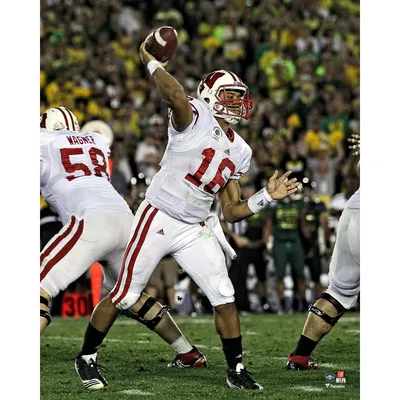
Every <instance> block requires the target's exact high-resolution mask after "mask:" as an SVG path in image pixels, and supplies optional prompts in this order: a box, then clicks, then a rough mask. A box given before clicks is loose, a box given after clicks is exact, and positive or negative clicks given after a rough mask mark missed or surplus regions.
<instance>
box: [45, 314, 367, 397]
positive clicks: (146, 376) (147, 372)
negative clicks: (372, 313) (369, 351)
mask: <svg viewBox="0 0 400 400" xmlns="http://www.w3.org/2000/svg"><path fill="white" fill-rule="evenodd" d="M305 318H306V314H295V315H283V316H276V315H249V316H245V317H241V328H242V337H243V350H244V352H243V358H244V364H245V366H246V368H247V369H248V370H249V371H250V372H251V373H252V374H253V376H254V377H255V378H256V380H257V382H259V383H261V384H262V385H263V386H264V390H263V391H261V392H258V391H257V392H255V391H241V390H234V389H229V388H228V386H227V384H226V381H225V359H224V356H223V353H222V350H221V342H220V340H219V337H218V335H217V333H216V332H215V329H214V325H213V320H212V316H202V317H199V318H191V317H183V316H178V317H176V318H175V320H176V322H177V323H178V325H179V326H180V328H181V329H182V331H183V332H184V334H185V335H186V337H187V338H188V340H189V341H190V342H191V343H193V344H195V345H197V346H198V347H199V348H200V349H201V350H202V351H203V353H204V354H205V355H206V357H207V358H208V361H209V367H208V368H203V369H198V370H190V369H189V370H186V369H171V368H167V367H166V365H167V363H168V362H169V361H170V360H172V359H173V358H174V356H175V353H174V351H173V350H172V349H171V347H170V346H168V345H167V344H166V343H164V342H163V341H162V340H161V338H159V337H158V336H157V335H156V334H154V333H153V332H151V331H149V330H148V329H147V328H145V327H144V326H142V325H140V324H139V323H137V322H136V321H132V320H129V319H127V318H125V317H122V316H121V317H119V319H118V320H117V321H116V323H115V324H114V326H113V327H112V329H111V330H110V332H109V334H108V336H107V338H106V339H105V341H104V343H103V345H102V347H101V348H100V350H99V359H98V362H99V364H102V365H104V366H106V367H107V368H108V373H107V374H105V377H106V379H107V380H108V383H109V385H108V387H107V388H106V389H105V390H100V391H93V392H89V391H86V390H85V389H84V387H83V385H82V383H81V381H80V380H79V378H78V376H77V374H76V372H75V369H74V357H75V355H76V354H77V353H78V351H79V350H80V347H81V344H82V340H83V336H84V332H85V329H86V326H87V323H88V320H87V319H61V318H54V319H53V322H52V324H51V325H50V326H49V327H48V328H47V330H46V331H45V332H44V334H43V335H42V337H41V343H40V346H41V355H40V359H41V379H40V384H41V389H40V390H41V397H40V398H41V399H42V400H63V399H109V400H114V399H115V400H117V399H118V400H123V399H129V398H146V399H149V400H152V399H154V400H156V399H162V400H169V399H174V400H180V399H182V400H186V399H206V398H212V399H218V400H225V399H226V400H228V399H229V400H230V399H239V398H240V399H248V398H252V399H253V398H260V399H267V398H268V399H269V400H286V399H290V400H293V399H304V400H306V399H310V400H311V399H312V400H315V399H325V400H331V399H332V400H333V399H359V398H360V335H359V328H360V322H359V314H357V313H349V314H346V315H345V316H344V317H342V319H341V320H340V321H339V322H338V324H337V325H336V326H335V327H334V329H333V330H332V331H331V333H330V334H329V335H328V336H326V337H325V338H324V339H323V340H322V341H321V343H320V344H319V345H318V346H317V348H316V349H315V351H314V353H313V355H314V357H315V358H316V359H317V361H318V362H319V365H320V366H319V368H318V369H317V370H313V371H287V370H285V369H284V365H285V360H286V358H287V355H288V353H289V352H290V351H292V350H293V349H294V347H295V345H296V343H297V340H298V337H299V335H300V333H301V331H302V328H303V325H304V321H305ZM338 371H344V373H345V378H346V383H345V384H336V383H333V385H334V386H330V387H327V386H326V384H327V383H328V382H327V381H326V378H325V375H326V374H327V373H328V372H331V373H333V374H334V375H335V377H336V376H337V372H338Z"/></svg>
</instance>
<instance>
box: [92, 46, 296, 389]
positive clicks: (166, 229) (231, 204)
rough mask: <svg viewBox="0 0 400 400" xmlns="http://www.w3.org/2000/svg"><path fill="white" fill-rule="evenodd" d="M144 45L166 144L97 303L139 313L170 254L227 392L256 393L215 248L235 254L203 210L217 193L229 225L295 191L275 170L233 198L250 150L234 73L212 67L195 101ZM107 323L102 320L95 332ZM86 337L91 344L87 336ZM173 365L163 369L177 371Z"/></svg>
mask: <svg viewBox="0 0 400 400" xmlns="http://www.w3.org/2000/svg"><path fill="white" fill-rule="evenodd" d="M145 43H146V41H145V42H143V43H142V45H141V47H140V56H141V59H142V62H143V63H144V64H145V65H146V67H147V69H148V71H149V73H150V75H151V77H152V79H153V81H154V83H155V84H156V85H157V88H158V90H159V92H160V94H161V97H162V99H163V100H164V102H165V103H166V104H167V105H168V107H169V125H168V145H167V148H166V150H165V153H164V156H163V159H162V160H161V163H160V166H161V170H160V171H159V172H158V173H157V174H156V175H155V176H154V177H153V180H152V182H151V184H150V186H149V188H148V190H147V192H146V198H145V200H144V201H143V202H142V204H141V205H140V207H139V209H138V211H137V213H136V215H135V220H134V228H133V230H132V234H131V240H130V241H129V245H128V247H127V250H126V254H125V256H126V260H125V262H124V266H123V269H122V270H121V273H120V276H119V279H118V282H117V284H116V286H115V287H114V288H113V290H112V291H111V292H110V294H109V296H108V297H106V298H105V299H104V301H105V302H106V301H108V305H109V306H110V307H111V306H112V305H114V306H116V307H117V308H118V309H120V310H128V309H131V310H132V309H133V311H134V313H137V314H141V313H143V310H145V309H146V307H147V304H146V303H144V302H143V301H142V300H141V299H140V293H141V292H142V290H143V289H144V287H145V286H146V284H147V282H148V280H149V277H150V276H151V274H152V272H153V270H154V268H155V267H156V265H157V264H158V262H159V261H160V259H161V258H162V257H163V256H165V255H167V254H172V256H173V257H174V258H175V259H176V260H177V262H178V263H179V264H180V265H181V267H182V268H183V269H184V270H185V271H186V272H187V273H188V274H189V275H190V276H191V278H192V279H193V280H194V281H195V282H196V284H197V285H198V286H199V287H200V288H201V289H202V290H203V292H204V293H205V294H206V295H207V297H208V299H209V300H210V303H211V305H212V306H213V309H214V320H215V326H216V330H217V332H218V334H219V336H220V338H221V341H222V348H223V352H224V354H225V358H226V362H227V376H226V380H227V383H228V385H229V387H231V388H237V389H262V386H261V385H260V384H258V383H257V382H255V380H254V379H253V378H252V377H251V375H250V374H249V373H248V371H247V370H246V369H245V368H244V366H243V363H242V337H241V333H240V323H239V316H238V312H237V310H236V307H235V303H234V296H233V295H234V289H233V286H232V283H231V281H230V279H229V277H228V271H227V268H226V265H225V256H224V253H223V251H222V248H223V249H224V250H225V251H226V252H227V254H228V255H230V256H231V257H234V256H235V254H234V252H233V250H232V248H231V247H230V246H229V244H228V243H227V241H226V239H225V237H224V235H223V232H222V228H221V226H220V224H219V221H218V219H217V218H216V217H213V216H210V207H211V204H212V203H213V201H214V198H215V195H216V194H217V193H218V192H219V199H220V202H221V205H222V210H223V214H224V217H225V219H226V220H227V221H229V222H237V221H240V220H242V219H244V218H247V217H249V216H251V215H253V214H254V213H256V212H258V211H260V210H262V209H263V208H264V207H266V205H267V204H268V203H269V202H271V201H273V200H278V199H282V198H284V197H286V196H288V195H290V194H291V193H294V192H296V190H297V185H298V183H296V179H291V180H288V179H287V177H288V176H289V175H290V173H291V171H288V172H286V173H285V174H283V175H282V176H281V177H279V178H278V171H275V173H274V175H273V176H272V177H271V178H270V180H269V182H268V187H267V188H263V189H262V190H260V191H259V192H258V193H256V194H254V195H253V196H251V197H250V198H249V199H247V200H241V199H240V187H239V184H238V180H239V179H240V177H241V176H243V174H245V173H246V171H247V170H248V169H249V166H250V160H251V156H252V151H251V148H250V147H249V146H248V145H247V143H246V142H245V141H244V140H243V139H242V138H241V137H240V136H238V134H237V133H236V132H235V131H233V130H232V129H231V128H230V127H229V124H235V123H237V122H239V120H240V119H242V118H244V119H248V118H249V117H250V115H251V113H252V110H253V103H252V102H251V101H250V100H249V91H248V88H247V86H246V85H245V84H244V83H243V82H242V81H241V79H240V78H239V77H237V76H236V75H235V74H234V73H232V72H229V71H225V70H220V71H215V72H212V73H210V74H208V75H207V76H206V77H205V78H204V79H203V80H202V81H201V82H200V85H199V87H198V90H197V96H198V99H194V98H191V97H188V96H185V93H184V91H183V88H182V86H181V85H180V84H179V83H178V82H177V81H176V80H175V78H173V77H172V76H171V75H170V74H169V73H168V72H166V71H165V69H164V66H165V65H166V63H164V64H161V63H160V62H159V61H157V60H156V59H155V58H154V57H153V56H152V55H151V54H149V53H148V52H147V51H146V50H145ZM267 189H268V191H267ZM221 247H222V248H221ZM96 312H97V310H94V314H96ZM97 320H100V318H98V319H97ZM112 323H113V321H112V320H109V321H107V320H106V319H105V318H104V319H103V321H102V324H103V327H102V329H103V330H104V331H106V330H107V329H109V327H110V326H111V324H112ZM98 329H99V328H98ZM89 336H90V335H89ZM89 336H86V337H85V340H89ZM99 339H101V340H102V338H99ZM90 340H92V341H95V338H94V337H93V335H92V338H91V339H90ZM97 343H98V344H99V341H97ZM176 361H178V363H179V359H178V358H177V359H176V360H174V362H173V363H172V365H171V366H179V365H177V362H176Z"/></svg>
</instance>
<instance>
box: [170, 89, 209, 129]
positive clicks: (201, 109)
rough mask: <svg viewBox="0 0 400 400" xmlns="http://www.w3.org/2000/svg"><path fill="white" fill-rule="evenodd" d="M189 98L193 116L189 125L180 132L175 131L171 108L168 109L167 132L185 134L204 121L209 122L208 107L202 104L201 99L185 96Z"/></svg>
mask: <svg viewBox="0 0 400 400" xmlns="http://www.w3.org/2000/svg"><path fill="white" fill-rule="evenodd" d="M186 97H187V98H188V100H189V103H190V105H191V107H192V111H193V117H192V122H191V123H190V125H189V126H188V127H187V128H186V129H185V130H183V131H182V132H179V131H177V130H176V129H175V128H174V126H173V124H172V110H171V109H168V134H170V135H173V136H174V135H182V134H187V133H189V132H193V131H194V130H195V129H196V128H198V127H199V125H200V124H201V125H204V123H206V124H207V123H209V119H210V118H211V113H210V111H209V110H208V108H207V107H206V106H205V105H204V104H202V102H201V101H199V100H197V99H194V98H193V97H190V96H186Z"/></svg>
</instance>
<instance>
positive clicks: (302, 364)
mask: <svg viewBox="0 0 400 400" xmlns="http://www.w3.org/2000/svg"><path fill="white" fill-rule="evenodd" d="M316 368H318V364H317V363H316V362H314V361H313V360H311V358H310V356H294V355H293V354H292V353H291V354H289V358H288V360H287V362H286V369H290V370H297V371H299V370H309V369H316Z"/></svg>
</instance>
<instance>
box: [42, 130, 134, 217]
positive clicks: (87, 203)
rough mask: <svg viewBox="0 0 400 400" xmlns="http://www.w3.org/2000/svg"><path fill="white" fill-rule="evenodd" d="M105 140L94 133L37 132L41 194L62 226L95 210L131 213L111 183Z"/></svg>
mask: <svg viewBox="0 0 400 400" xmlns="http://www.w3.org/2000/svg"><path fill="white" fill-rule="evenodd" d="M109 154H110V149H109V146H108V140H107V139H106V138H105V137H104V136H103V135H100V134H98V133H95V132H91V133H77V132H72V131H68V130H61V131H51V132H50V131H46V130H41V131H40V191H41V194H42V196H43V198H44V199H45V201H46V202H47V203H48V204H50V205H51V206H53V207H54V208H55V210H56V211H57V214H58V215H59V216H60V218H61V220H62V223H63V224H65V223H66V222H67V220H68V218H69V217H70V216H71V215H74V216H75V217H76V218H77V219H78V220H80V219H82V218H84V217H85V215H86V214H88V213H89V212H92V211H96V210H98V209H102V210H103V209H108V208H110V209H113V210H120V211H126V212H129V213H130V210H129V207H128V205H127V204H126V202H125V201H124V199H123V198H122V197H121V196H120V195H119V194H118V192H117V191H116V190H115V189H114V188H113V186H112V185H111V183H110V172H109V169H108V156H109Z"/></svg>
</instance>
